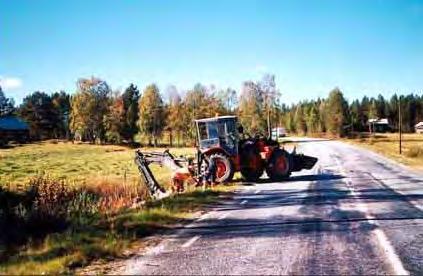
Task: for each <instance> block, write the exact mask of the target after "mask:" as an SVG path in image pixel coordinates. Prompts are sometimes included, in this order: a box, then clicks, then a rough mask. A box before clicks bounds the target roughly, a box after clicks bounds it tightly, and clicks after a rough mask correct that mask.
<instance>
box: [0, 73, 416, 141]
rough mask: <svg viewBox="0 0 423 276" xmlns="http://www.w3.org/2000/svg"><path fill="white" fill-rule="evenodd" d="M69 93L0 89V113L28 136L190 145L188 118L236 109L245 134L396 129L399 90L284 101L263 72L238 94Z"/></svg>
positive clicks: (411, 98)
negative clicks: (376, 124)
mask: <svg viewBox="0 0 423 276" xmlns="http://www.w3.org/2000/svg"><path fill="white" fill-rule="evenodd" d="M76 86H77V88H76V91H75V92H74V93H73V94H68V93H66V92H65V91H59V92H55V93H52V94H47V93H45V92H41V91H35V92H33V93H31V94H29V95H27V96H26V97H25V98H24V99H23V102H22V104H21V105H19V106H17V107H15V106H14V102H13V100H12V99H9V98H7V97H6V96H5V95H4V93H3V92H2V91H1V88H0V116H6V115H8V114H16V115H18V116H20V117H21V118H23V119H24V120H25V121H26V122H27V123H28V124H29V126H30V135H31V138H32V139H36V140H43V139H52V138H53V139H72V140H81V141H89V142H92V143H104V142H106V143H133V142H134V141H135V140H139V139H140V138H142V139H143V141H146V143H148V144H151V145H158V144H159V143H160V142H161V141H162V140H163V137H164V136H165V135H166V137H167V138H168V142H169V143H170V145H172V144H173V143H175V142H176V143H177V144H179V145H180V144H181V143H184V144H185V143H192V142H193V141H194V139H195V128H194V126H193V121H194V120H195V119H199V118H206V117H213V116H216V115H228V114H233V115H238V117H239V121H240V123H241V124H242V125H243V126H244V129H245V131H246V132H248V133H252V134H254V133H262V134H264V135H266V134H267V133H268V122H271V126H272V127H276V126H282V127H285V128H286V129H287V131H289V132H291V133H298V134H314V133H327V134H330V135H335V136H342V135H346V134H348V133H350V132H354V131H367V130H368V124H367V121H368V119H370V118H388V119H389V121H390V122H391V124H392V128H393V130H395V129H397V128H398V107H399V103H400V98H399V96H398V95H394V96H392V97H391V98H390V99H385V98H384V97H383V96H382V95H379V96H378V97H376V98H373V97H371V98H369V97H366V96H365V97H363V98H362V99H361V100H354V101H352V102H351V103H348V101H347V100H346V99H345V98H344V95H343V93H342V91H341V90H340V89H338V88H334V89H333V90H332V91H330V92H329V96H328V97H327V98H319V99H317V100H308V101H302V102H300V103H298V104H292V105H290V106H288V105H286V104H282V103H281V102H280V100H281V93H280V91H279V89H278V88H277V86H276V82H275V76H274V75H271V74H266V75H264V76H263V78H262V79H261V80H259V81H245V82H244V83H243V85H242V88H241V90H240V91H239V93H237V92H236V90H234V89H232V88H227V89H217V88H216V87H215V86H213V85H210V86H205V85H202V84H196V85H195V86H194V87H193V88H192V89H189V90H187V91H178V90H177V88H176V87H175V86H172V85H171V86H169V87H167V88H166V89H165V91H159V88H158V87H157V86H156V85H155V84H150V85H148V86H146V87H145V88H144V89H143V90H142V91H140V90H139V89H138V87H137V86H136V85H134V84H130V85H129V86H128V87H127V88H126V89H124V90H123V91H116V90H113V89H112V88H111V87H110V86H109V84H108V83H107V82H106V81H104V80H101V79H99V78H95V77H91V78H81V79H79V80H78V81H77V85H76ZM401 108H402V110H403V120H404V121H403V124H404V126H403V129H404V131H413V127H414V124H416V123H417V122H419V121H422V120H423V96H422V95H420V96H419V95H414V94H410V95H406V96H402V97H401Z"/></svg>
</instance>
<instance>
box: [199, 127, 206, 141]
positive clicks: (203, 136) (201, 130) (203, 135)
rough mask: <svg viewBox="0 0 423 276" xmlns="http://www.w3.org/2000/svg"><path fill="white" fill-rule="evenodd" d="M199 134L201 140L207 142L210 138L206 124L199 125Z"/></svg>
mask: <svg viewBox="0 0 423 276" xmlns="http://www.w3.org/2000/svg"><path fill="white" fill-rule="evenodd" d="M198 132H199V135H200V140H205V139H207V138H208V134H207V125H206V124H205V123H198Z"/></svg>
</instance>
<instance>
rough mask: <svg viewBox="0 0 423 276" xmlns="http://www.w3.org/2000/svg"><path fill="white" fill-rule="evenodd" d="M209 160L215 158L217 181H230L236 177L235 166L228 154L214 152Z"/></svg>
mask: <svg viewBox="0 0 423 276" xmlns="http://www.w3.org/2000/svg"><path fill="white" fill-rule="evenodd" d="M208 160H213V161H214V162H215V165H216V178H215V181H216V182H217V183H226V182H230V181H231V180H232V178H233V177H234V173H235V170H234V166H233V164H232V161H231V160H230V159H229V157H228V156H226V155H225V154H222V153H214V154H212V155H210V157H209V158H208Z"/></svg>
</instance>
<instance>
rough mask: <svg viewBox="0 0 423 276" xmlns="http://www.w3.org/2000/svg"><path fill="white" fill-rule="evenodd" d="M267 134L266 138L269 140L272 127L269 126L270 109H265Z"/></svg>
mask: <svg viewBox="0 0 423 276" xmlns="http://www.w3.org/2000/svg"><path fill="white" fill-rule="evenodd" d="M267 133H268V137H269V139H271V138H272V126H271V124H270V108H269V107H267Z"/></svg>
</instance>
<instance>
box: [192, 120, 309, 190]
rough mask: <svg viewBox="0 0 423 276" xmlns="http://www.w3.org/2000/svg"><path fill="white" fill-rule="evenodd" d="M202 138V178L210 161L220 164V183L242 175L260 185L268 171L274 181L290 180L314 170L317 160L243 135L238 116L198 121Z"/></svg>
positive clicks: (200, 144)
mask: <svg viewBox="0 0 423 276" xmlns="http://www.w3.org/2000/svg"><path fill="white" fill-rule="evenodd" d="M195 123H196V127H197V136H198V151H199V153H198V164H199V165H198V174H199V175H200V174H201V173H202V171H205V170H207V166H208V161H207V160H210V159H211V158H213V160H214V162H215V164H216V178H215V181H216V182H220V183H222V182H228V181H231V180H232V178H233V176H234V173H235V172H238V171H239V172H241V175H242V176H243V178H244V179H245V180H247V181H256V180H258V179H259V178H260V177H261V176H262V175H263V172H264V171H266V173H267V175H268V177H269V178H270V179H271V180H274V181H280V180H284V179H287V178H288V177H289V176H290V174H291V172H293V171H300V170H302V169H311V168H312V167H313V166H314V165H315V164H316V162H317V158H314V157H311V156H306V155H303V154H297V153H295V150H294V151H293V152H292V153H289V152H287V151H286V150H285V149H283V148H281V147H280V145H279V143H278V142H277V141H274V140H271V139H270V138H266V137H263V136H256V137H251V136H249V135H248V134H244V133H243V128H242V126H240V125H238V123H237V117H236V116H220V117H213V118H207V119H200V120H196V121H195Z"/></svg>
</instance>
